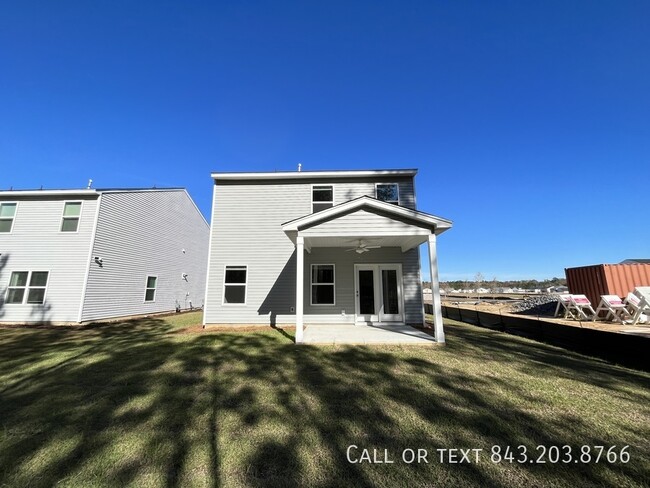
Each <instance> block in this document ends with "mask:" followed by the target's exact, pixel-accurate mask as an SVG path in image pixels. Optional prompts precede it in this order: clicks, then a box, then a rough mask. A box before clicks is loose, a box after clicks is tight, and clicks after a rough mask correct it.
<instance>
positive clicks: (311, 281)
mask: <svg viewBox="0 0 650 488" xmlns="http://www.w3.org/2000/svg"><path fill="white" fill-rule="evenodd" d="M314 266H331V267H332V283H314ZM314 285H332V287H333V288H334V295H333V296H334V303H314ZM309 304H310V305H311V306H312V307H336V265H335V264H333V263H314V264H312V265H311V266H310V267H309Z"/></svg>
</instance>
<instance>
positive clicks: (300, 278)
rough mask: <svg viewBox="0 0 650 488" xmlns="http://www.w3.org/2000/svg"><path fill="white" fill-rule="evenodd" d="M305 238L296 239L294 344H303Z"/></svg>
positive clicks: (298, 237)
mask: <svg viewBox="0 0 650 488" xmlns="http://www.w3.org/2000/svg"><path fill="white" fill-rule="evenodd" d="M304 279H305V238H304V237H303V236H297V237H296V344H300V343H301V342H303V313H304V291H305V287H304Z"/></svg>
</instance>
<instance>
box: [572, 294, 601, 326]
mask: <svg viewBox="0 0 650 488" xmlns="http://www.w3.org/2000/svg"><path fill="white" fill-rule="evenodd" d="M568 311H569V313H570V314H571V315H572V316H573V317H574V318H577V319H581V318H582V319H584V320H591V318H592V317H594V316H595V315H596V311H595V310H594V308H593V307H592V306H591V302H590V301H589V299H588V298H587V296H586V295H570V298H569V306H568ZM585 311H587V312H589V315H587V314H586V313H585Z"/></svg>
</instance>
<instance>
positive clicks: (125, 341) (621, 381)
mask: <svg viewBox="0 0 650 488" xmlns="http://www.w3.org/2000/svg"><path fill="white" fill-rule="evenodd" d="M473 329H476V328H473ZM172 330H173V327H172V326H171V325H170V324H169V323H168V322H166V321H165V320H161V319H152V318H150V319H142V320H137V321H128V322H122V323H119V324H111V325H108V326H102V327H89V328H86V329H82V330H79V329H54V330H52V329H38V330H34V329H31V330H25V329H10V330H8V329H4V330H0V379H2V386H1V387H0V418H1V419H2V429H3V430H2V432H3V435H2V437H0V485H1V484H7V485H26V484H35V485H43V486H46V485H53V484H55V483H57V482H59V481H64V482H66V483H68V484H84V483H86V482H88V480H101V482H102V483H105V484H113V485H115V484H120V485H122V484H138V485H149V486H181V485H188V484H209V485H212V486H223V485H231V484H234V485H252V486H260V485H264V486H273V485H276V486H278V485H283V486H302V485H306V484H311V485H316V486H332V485H354V486H407V485H408V486H427V485H429V486H430V485H431V484H439V485H446V486H451V485H455V486H457V485H465V486H466V485H481V486H499V485H503V484H510V485H515V486H517V485H519V486H523V485H533V486H534V485H540V484H553V483H554V484H556V485H558V486H562V485H564V486H569V485H576V484H580V485H584V484H600V485H612V486H613V485H614V484H619V485H620V484H633V482H634V481H636V482H637V483H638V484H639V485H642V484H643V482H644V481H645V482H647V481H648V480H649V479H650V474H649V469H648V464H647V461H645V459H647V458H648V454H649V451H650V448H649V447H648V444H647V438H648V436H647V434H648V432H647V429H648V428H647V426H648V422H647V420H648V419H649V418H650V413H649V412H648V405H650V401H649V400H650V398H648V393H647V392H648V391H650V380H649V376H648V375H646V374H643V373H636V372H634V371H631V370H626V369H623V368H618V367H615V366H611V365H608V364H607V363H603V362H602V361H597V360H592V359H589V358H585V357H584V356H580V355H577V354H567V353H566V351H563V350H557V349H556V348H552V347H549V346H546V345H543V344H540V345H537V344H535V343H532V342H531V341H526V340H524V339H521V338H517V337H512V336H505V335H494V333H491V332H490V331H484V330H482V329H476V330H468V328H467V327H464V326H461V327H455V326H452V327H448V346H447V347H446V348H412V349H409V348H401V347H392V348H370V347H323V348H320V347H313V346H301V347H296V346H294V345H293V344H292V343H291V336H290V335H289V334H287V333H285V334H282V333H277V331H269V332H267V333H224V334H203V335H201V334H192V335H190V334H187V335H182V334H172V333H171V332H172ZM282 332H284V331H282ZM468 364H473V365H474V366H473V367H468ZM482 365H485V369H484V370H483V369H481V366H482ZM498 368H501V369H502V370H503V371H495V370H494V369H498ZM477 371H478V372H479V373H480V374H479V373H477ZM504 371H505V373H504ZM549 377H550V378H552V377H556V378H560V379H564V380H571V381H573V382H574V384H575V386H576V388H578V389H581V388H583V387H584V388H586V389H587V390H589V391H591V390H593V389H594V388H595V389H598V390H602V391H607V392H611V394H612V396H613V397H612V402H615V403H616V404H617V405H619V406H620V408H621V409H626V410H628V412H627V413H629V410H630V409H636V412H634V413H635V414H636V415H637V416H638V417H639V421H640V423H639V424H638V428H637V430H636V432H635V431H634V428H633V427H634V424H633V423H631V422H630V421H629V420H625V419H621V422H620V425H619V424H617V425H605V426H604V427H603V425H600V424H596V425H594V423H595V422H597V421H598V420H600V419H599V417H598V415H593V412H592V413H590V412H588V411H585V412H581V411H580V408H583V407H581V405H582V403H575V404H572V403H569V404H568V405H567V406H566V407H567V408H566V409H565V410H563V409H561V408H560V409H557V408H556V407H553V406H552V405H547V404H546V402H549V401H551V400H550V397H552V396H553V395H552V393H553V392H551V393H550V394H549V392H541V393H540V392H539V391H537V390H536V388H539V382H543V381H545V380H546V379H548V378H549ZM522 378H523V379H524V380H525V381H523V380H522ZM581 385H582V386H581ZM584 395H585V393H579V392H578V393H576V397H577V398H579V399H580V400H581V401H585V398H584ZM549 408H555V410H554V414H553V415H545V412H546V411H547V410H548V409H549ZM608 415H609V414H608ZM644 420H645V421H646V422H645V423H644V422H643V421H644ZM643 439H646V440H645V441H644V440H643ZM603 443H606V444H607V445H613V444H616V445H624V444H634V446H635V449H636V452H634V451H633V452H634V456H635V457H634V459H635V460H637V462H634V463H628V464H614V465H610V464H606V463H605V464H598V465H596V464H586V465H582V464H580V465H575V466H573V465H572V466H566V465H562V466H560V465H553V466H550V465H546V466H519V465H508V466H505V465H492V464H490V463H489V461H486V464H478V465H474V464H472V465H466V464H465V465H450V464H446V463H443V464H441V463H439V462H434V461H435V459H434V454H435V448H438V447H462V448H472V447H476V448H484V449H487V450H488V451H489V448H490V446H492V445H494V444H500V445H511V446H517V445H526V446H529V447H530V448H531V449H532V448H533V447H534V446H536V445H547V446H550V445H558V444H560V445H562V444H569V445H572V446H575V447H576V448H577V447H578V446H581V445H599V444H603ZM351 444H356V445H358V446H359V447H360V448H363V447H366V448H369V449H373V448H377V449H380V450H383V449H388V450H389V451H390V453H391V454H392V456H393V458H395V459H396V463H395V464H391V465H370V464H350V463H348V461H347V459H346V450H347V448H348V446H349V445H351ZM405 448H412V449H417V448H426V449H428V450H429V451H431V452H432V454H431V455H430V458H429V460H430V463H429V464H427V465H408V464H405V463H402V462H399V455H400V453H401V451H402V450H403V449H405ZM488 456H489V452H488ZM486 459H488V458H486Z"/></svg>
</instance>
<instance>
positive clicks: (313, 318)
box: [283, 197, 451, 343]
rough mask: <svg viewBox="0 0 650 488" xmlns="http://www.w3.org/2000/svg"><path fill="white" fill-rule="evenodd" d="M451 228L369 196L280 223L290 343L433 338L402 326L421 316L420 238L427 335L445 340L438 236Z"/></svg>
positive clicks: (419, 320)
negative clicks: (291, 309)
mask: <svg viewBox="0 0 650 488" xmlns="http://www.w3.org/2000/svg"><path fill="white" fill-rule="evenodd" d="M450 227H451V223H450V222H449V221H447V220H444V219H440V218H439V217H435V216H432V215H429V214H425V213H423V212H418V211H416V210H411V209H407V208H404V207H399V206H396V205H393V204H390V203H386V202H381V201H379V200H376V199H374V198H370V197H361V198H358V199H355V200H351V201H349V202H346V203H343V204H341V205H337V206H334V207H331V208H329V209H327V210H323V211H321V212H317V213H314V214H309V215H307V216H305V217H302V218H299V219H296V220H294V221H291V222H287V223H285V224H283V230H284V232H285V233H286V234H287V236H288V237H289V238H290V239H291V240H292V241H293V242H294V244H295V246H296V306H295V313H296V342H297V343H302V342H310V343H321V342H323V341H324V342H326V343H335V342H337V341H339V340H343V337H346V338H347V341H346V342H347V343H401V342H404V343H414V342H415V343H417V342H422V343H431V341H432V338H431V336H430V335H428V334H426V333H425V332H423V331H417V330H416V329H414V328H412V327H408V324H416V325H418V326H421V325H422V324H423V323H424V310H423V303H422V293H421V281H420V258H419V250H418V246H420V245H421V244H423V243H426V244H427V245H428V249H429V263H428V265H429V270H430V273H431V281H432V289H433V304H434V331H435V337H434V339H433V340H435V341H436V342H437V343H444V330H443V326H442V314H441V309H440V294H439V285H438V266H437V252H436V236H437V235H438V234H440V233H441V232H443V231H444V230H446V229H448V228H450ZM305 318H307V322H308V330H310V331H309V332H308V333H307V334H305V322H306V321H305ZM324 324H329V325H324ZM335 324H339V325H336V326H335ZM368 326H370V327H368ZM341 327H342V328H341ZM328 328H329V329H330V330H328ZM354 329H358V330H357V331H356V332H355V331H354ZM341 334H343V335H341ZM355 334H356V335H355ZM384 341H386V342H384Z"/></svg>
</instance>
